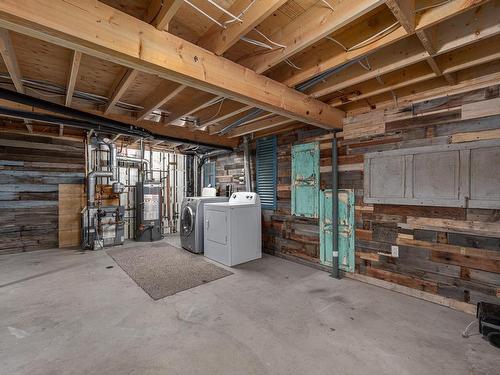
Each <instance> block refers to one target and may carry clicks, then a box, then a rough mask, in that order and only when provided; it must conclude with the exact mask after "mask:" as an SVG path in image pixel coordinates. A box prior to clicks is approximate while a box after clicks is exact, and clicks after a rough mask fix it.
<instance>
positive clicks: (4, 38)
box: [0, 29, 24, 94]
mask: <svg viewBox="0 0 500 375" xmlns="http://www.w3.org/2000/svg"><path fill="white" fill-rule="evenodd" d="M0 54H1V55H2V58H3V61H4V63H5V66H6V67H7V71H8V72H9V75H10V79H11V80H12V83H13V84H14V87H15V88H16V90H17V92H20V93H23V94H24V86H23V82H22V75H21V70H20V69H19V64H18V63H17V57H16V52H15V51H14V46H13V45H12V39H11V37H10V33H9V31H7V30H4V29H0Z"/></svg>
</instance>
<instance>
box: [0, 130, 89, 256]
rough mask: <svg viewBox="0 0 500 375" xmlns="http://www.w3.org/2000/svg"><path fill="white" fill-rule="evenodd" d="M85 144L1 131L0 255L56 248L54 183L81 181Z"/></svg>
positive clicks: (57, 186)
mask: <svg viewBox="0 0 500 375" xmlns="http://www.w3.org/2000/svg"><path fill="white" fill-rule="evenodd" d="M84 157H85V156H84V143H83V141H80V140H77V139H76V140H75V139H66V138H64V137H49V136H42V135H29V134H19V133H17V132H12V133H8V132H1V133H0V254H4V253H17V252H24V251H32V250H40V249H47V248H54V247H57V246H58V216H59V211H58V210H59V208H58V191H59V184H82V183H83V179H84V168H85V167H84V165H85V159H84Z"/></svg>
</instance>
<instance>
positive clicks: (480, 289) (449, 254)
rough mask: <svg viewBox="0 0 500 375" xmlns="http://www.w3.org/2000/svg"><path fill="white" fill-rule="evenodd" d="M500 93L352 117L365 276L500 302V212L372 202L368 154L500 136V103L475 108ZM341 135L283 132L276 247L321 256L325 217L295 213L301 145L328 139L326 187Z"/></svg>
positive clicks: (342, 178) (342, 179) (347, 175)
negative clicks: (366, 176) (294, 166)
mask: <svg viewBox="0 0 500 375" xmlns="http://www.w3.org/2000/svg"><path fill="white" fill-rule="evenodd" d="M498 96H499V87H498V86H493V87H487V88H484V89H481V90H475V91H473V92H466V93H463V94H458V95H454V96H449V97H446V98H436V99H433V100H428V101H425V102H422V103H418V104H416V105H413V106H410V107H405V108H399V109H397V110H393V111H384V112H375V113H370V114H369V115H366V116H363V115H361V116H357V117H353V118H349V119H348V120H347V123H348V124H349V125H347V126H346V127H345V129H344V132H343V133H342V134H340V136H341V137H340V138H339V187H340V188H346V189H354V191H355V195H356V205H355V216H356V249H355V250H356V271H355V272H356V273H359V274H362V275H367V276H370V277H374V278H378V279H382V280H385V281H390V282H392V283H396V284H400V285H403V286H407V287H410V288H414V289H418V290H422V291H426V292H430V293H433V294H436V295H440V296H444V297H449V298H452V299H455V300H458V301H465V302H469V303H475V302H477V301H479V300H489V301H494V302H498V297H500V239H499V238H498V237H499V235H500V210H492V209H466V208H447V207H427V206H401V205H381V204H373V205H372V204H365V203H363V161H364V154H365V153H368V152H373V151H383V150H392V149H400V148H412V147H420V146H427V145H435V144H447V143H455V142H457V141H458V140H459V139H460V140H463V141H470V140H478V139H491V137H497V138H498V137H500V134H499V132H498V131H492V130H496V129H500V116H498V115H497V114H498V108H493V109H491V110H489V112H488V113H487V116H488V117H480V118H477V117H474V116H472V118H471V116H470V113H471V112H473V107H474V105H476V104H477V105H478V108H479V107H481V108H482V107H483V106H484V105H483V103H484V101H487V100H491V99H492V98H496V97H498ZM464 108H466V109H467V112H466V113H467V115H466V116H465V117H464V115H463V113H462V110H463V109H464ZM495 111H496V112H495ZM476 112H477V113H480V112H481V111H479V110H478V111H476ZM483 112H484V111H483ZM490 112H491V113H490ZM375 125H376V126H375ZM375 128H376V131H375V134H373V133H374V129H375ZM469 133H470V134H471V136H467V134H469ZM331 139H332V135H331V134H328V133H326V132H324V131H322V130H318V129H314V128H310V127H304V128H302V129H299V130H293V131H290V132H287V133H282V134H280V135H279V136H278V184H277V194H278V208H277V209H276V210H275V211H267V210H266V211H263V219H264V220H263V249H264V250H265V251H266V252H268V253H271V254H273V253H274V254H286V255H288V256H295V257H298V258H301V259H303V260H306V261H309V262H314V263H319V231H318V220H317V219H307V218H298V217H294V216H292V215H291V208H290V198H291V197H290V195H291V194H290V182H291V181H290V176H291V170H290V168H291V157H290V151H291V146H292V145H293V144H298V143H305V142H311V141H320V148H321V156H320V164H321V189H326V188H330V187H331ZM228 160H231V159H230V158H226V159H224V160H218V166H217V168H218V171H222V170H225V171H226V169H224V163H226V162H227V161H228ZM485 167H486V166H485ZM226 174H227V173H226ZM225 178H227V179H229V177H225ZM472 222H474V223H472ZM423 223H425V224H426V225H423ZM454 228H458V229H454ZM484 228H488V230H489V232H485V231H484V230H483V229H484ZM393 245H395V246H398V247H399V254H398V256H397V257H395V256H392V252H391V246H393Z"/></svg>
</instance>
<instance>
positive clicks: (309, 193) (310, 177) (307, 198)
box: [291, 142, 320, 218]
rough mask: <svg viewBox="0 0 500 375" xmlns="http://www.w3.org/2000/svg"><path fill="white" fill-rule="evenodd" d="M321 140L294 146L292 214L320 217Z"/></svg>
mask: <svg viewBox="0 0 500 375" xmlns="http://www.w3.org/2000/svg"><path fill="white" fill-rule="evenodd" d="M319 182H320V174H319V142H311V143H304V144H300V145H295V146H293V147H292V187H291V188H292V215H297V216H304V217H313V218H317V217H318V211H319Z"/></svg>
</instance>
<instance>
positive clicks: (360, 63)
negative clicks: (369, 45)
mask: <svg viewBox="0 0 500 375" xmlns="http://www.w3.org/2000/svg"><path fill="white" fill-rule="evenodd" d="M365 60H366V65H365V64H363V63H362V62H361V60H359V61H358V63H359V65H361V66H362V67H363V69H365V70H372V67H371V65H370V61H369V60H368V57H365Z"/></svg>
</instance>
